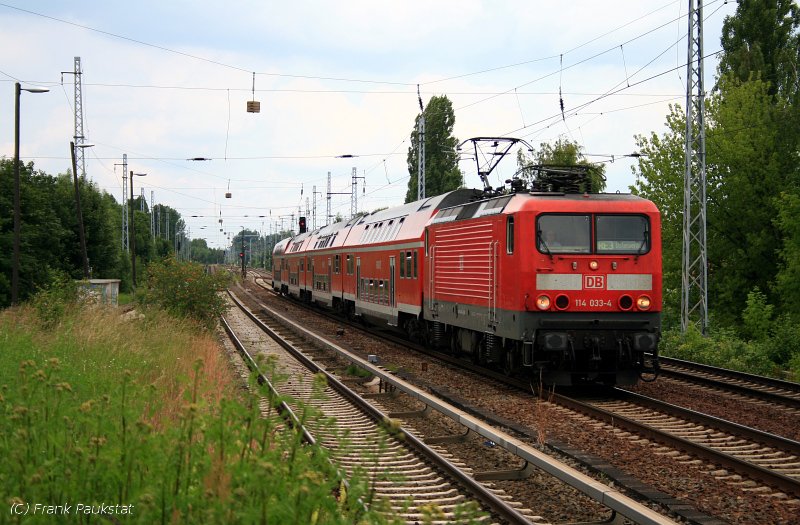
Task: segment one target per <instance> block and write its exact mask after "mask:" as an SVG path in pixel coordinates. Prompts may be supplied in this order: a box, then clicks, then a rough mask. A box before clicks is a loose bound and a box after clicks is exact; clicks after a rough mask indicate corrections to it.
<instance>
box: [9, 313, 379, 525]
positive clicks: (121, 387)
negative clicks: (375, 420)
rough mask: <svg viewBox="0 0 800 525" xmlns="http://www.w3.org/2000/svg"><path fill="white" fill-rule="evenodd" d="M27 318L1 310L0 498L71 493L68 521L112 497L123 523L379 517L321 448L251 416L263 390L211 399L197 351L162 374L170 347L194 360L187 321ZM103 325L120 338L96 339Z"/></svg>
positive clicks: (64, 500)
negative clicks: (38, 324) (184, 365)
mask: <svg viewBox="0 0 800 525" xmlns="http://www.w3.org/2000/svg"><path fill="white" fill-rule="evenodd" d="M7 312H11V311H10V310H9V311H7ZM73 313H75V314H78V313H79V312H73ZM83 313H85V312H83ZM26 322H27V321H26V319H25V316H24V312H23V314H19V313H17V317H12V316H11V315H3V314H0V339H2V340H3V341H4V347H3V352H2V353H0V457H2V460H1V461H2V468H0V493H2V494H4V501H3V503H4V504H6V505H9V506H10V505H14V504H17V503H31V504H33V503H37V502H39V503H46V504H53V505H55V504H68V505H72V511H71V513H70V518H72V517H74V516H75V515H76V514H77V510H76V508H75V506H76V505H77V504H94V505H99V504H101V503H105V504H106V505H112V506H116V505H119V507H114V509H115V510H116V512H117V513H118V514H116V515H105V516H99V518H100V519H101V521H102V518H108V519H110V520H111V521H124V522H126V523H167V522H169V523H220V524H221V523H309V524H311V523H319V524H321V523H330V524H337V523H342V524H344V523H358V522H362V521H363V522H366V523H386V522H387V521H388V520H387V519H386V518H385V517H383V515H381V514H378V512H377V510H376V509H380V505H376V509H369V510H368V509H364V507H363V505H362V504H361V501H362V500H363V498H364V495H365V494H366V493H367V492H368V490H369V482H368V480H367V478H365V477H355V478H353V479H352V480H350V485H349V487H348V489H347V490H344V485H343V480H342V477H341V474H340V472H339V471H338V470H337V469H336V468H335V467H334V465H333V464H332V463H331V462H330V461H328V458H327V455H326V453H325V452H324V451H323V450H322V449H320V448H319V447H318V446H301V444H300V435H299V433H298V432H297V431H296V430H294V429H292V428H291V427H288V426H286V425H285V424H283V422H282V420H280V419H278V418H276V417H275V413H274V412H273V413H272V414H271V415H270V417H263V416H262V414H261V409H260V403H259V397H258V396H262V395H268V394H265V393H264V392H256V393H255V394H252V395H251V394H242V395H244V398H242V399H241V400H239V399H233V398H231V397H225V396H222V397H221V399H219V400H216V401H213V402H209V400H208V399H207V398H206V397H205V396H204V392H206V391H207V390H206V389H207V388H209V387H210V386H212V384H211V383H209V379H208V378H207V377H206V376H205V375H204V374H205V372H206V369H207V367H208V366H209V363H208V362H207V361H203V360H194V365H193V366H191V368H189V376H188V377H186V378H184V379H179V380H175V381H173V379H174V378H175V374H176V372H178V371H177V370H176V365H179V364H180V361H175V358H176V357H177V358H179V359H180V358H181V357H182V358H183V359H184V360H185V361H189V362H192V361H193V358H192V355H191V352H193V351H195V349H194V343H195V341H193V340H192V338H191V336H189V332H190V331H191V329H190V328H189V327H187V326H176V325H175V323H169V324H167V323H163V324H156V325H154V324H153V321H152V320H145V321H135V320H134V321H125V320H122V319H120V318H119V317H117V318H114V317H113V315H111V316H108V317H103V318H98V319H94V320H93V319H91V318H87V317H82V316H81V315H76V316H75V318H74V319H73V322H70V323H65V324H63V325H60V327H59V328H58V329H56V330H50V329H48V330H42V331H36V330H35V329H34V330H31V329H30V326H28V329H27V330H26V329H25V327H24V326H21V325H24V324H26ZM132 324H133V326H131V325H132ZM145 324H146V325H147V326H144V325H145ZM87 325H89V326H91V330H88V331H81V329H80V327H83V326H87ZM106 327H107V328H108V330H109V331H108V334H116V333H122V334H124V336H123V337H122V338H121V339H118V340H115V341H114V343H110V342H109V341H108V339H110V338H106V337H96V334H95V332H94V331H95V330H103V329H105V328H106ZM148 328H149V329H150V330H148ZM145 330H148V331H147V334H148V336H147V337H139V338H136V337H135V336H134V334H136V333H143V332H144V331H145ZM134 340H136V341H135V342H134ZM168 341H171V342H169V343H168ZM163 344H169V346H170V348H174V346H173V345H176V344H177V345H179V346H178V348H180V350H179V352H180V353H179V355H178V356H176V355H174V354H171V353H170V354H168V358H167V359H164V358H163V356H164V354H165V352H164V348H163V347H162V345H163ZM170 359H172V364H171V365H170ZM167 367H168V368H167ZM166 377H169V378H171V380H168V381H165V379H164V378H166ZM151 378H157V379H156V381H152V379H151ZM174 382H177V383H178V384H177V387H178V389H177V390H175V389H174V388H170V387H173V386H176V385H174ZM172 405H174V406H176V407H177V408H176V410H175V411H174V412H173V413H170V412H169V411H168V410H169V408H170V406H172ZM300 410H301V411H302V407H301V408H300ZM309 422H310V423H311V421H309ZM122 506H128V507H126V508H123V507H122ZM125 509H127V514H119V513H121V512H126V510H125ZM30 518H31V517H30V516H28V517H27V518H24V519H23V521H24V522H27V520H30ZM49 518H53V516H50V517H49ZM56 520H58V518H56ZM5 521H8V522H10V523H18V522H20V519H19V517H17V516H15V515H13V514H11V515H6V519H5V520H4V522H5ZM34 521H35V519H34ZM61 521H69V520H61ZM42 522H44V520H42Z"/></svg>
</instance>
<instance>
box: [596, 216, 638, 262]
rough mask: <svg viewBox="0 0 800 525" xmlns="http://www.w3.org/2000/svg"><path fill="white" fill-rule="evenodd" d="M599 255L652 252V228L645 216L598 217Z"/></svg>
mask: <svg viewBox="0 0 800 525" xmlns="http://www.w3.org/2000/svg"><path fill="white" fill-rule="evenodd" d="M595 220H596V221H597V222H596V224H595V232H596V235H597V253H630V254H643V253H647V252H648V251H650V228H649V224H648V222H647V217H644V216H643V215H598V216H597V217H596V218H595Z"/></svg>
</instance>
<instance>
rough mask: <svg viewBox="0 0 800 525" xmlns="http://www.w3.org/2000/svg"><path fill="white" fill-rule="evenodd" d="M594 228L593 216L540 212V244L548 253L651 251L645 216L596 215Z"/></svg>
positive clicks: (537, 235)
mask: <svg viewBox="0 0 800 525" xmlns="http://www.w3.org/2000/svg"><path fill="white" fill-rule="evenodd" d="M592 230H593V228H592V216H591V215H571V214H558V215H555V214H553V215H550V214H545V215H540V216H539V219H538V221H537V222H536V247H537V248H538V249H539V251H540V252H542V253H545V254H553V253H597V254H635V255H640V254H643V253H647V252H648V251H650V225H649V222H648V220H647V217H645V216H643V215H595V216H594V232H592ZM592 233H594V238H593V236H592ZM593 239H594V242H593Z"/></svg>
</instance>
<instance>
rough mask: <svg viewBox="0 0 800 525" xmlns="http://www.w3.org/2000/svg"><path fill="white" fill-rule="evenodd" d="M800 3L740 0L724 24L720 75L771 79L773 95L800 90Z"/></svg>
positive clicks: (744, 79) (787, 95)
mask: <svg viewBox="0 0 800 525" xmlns="http://www.w3.org/2000/svg"><path fill="white" fill-rule="evenodd" d="M798 27H800V7H798V5H797V3H796V2H795V1H793V0H740V1H739V2H738V6H737V7H736V14H735V15H734V16H727V17H725V23H724V24H723V26H722V49H723V51H724V53H723V54H722V57H721V60H720V63H719V71H720V76H723V75H724V74H726V73H732V74H734V75H735V76H736V77H737V78H738V79H739V80H741V81H747V80H749V79H750V78H753V76H754V74H755V77H756V78H760V79H763V80H765V81H768V82H770V95H776V94H782V95H783V96H785V97H786V98H789V99H792V98H793V95H796V94H797V92H798V90H800V85H798V83H797V65H798V63H800V37H798Z"/></svg>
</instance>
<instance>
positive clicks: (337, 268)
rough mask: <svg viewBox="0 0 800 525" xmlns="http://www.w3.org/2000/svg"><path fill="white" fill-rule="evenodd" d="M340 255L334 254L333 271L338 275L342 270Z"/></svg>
mask: <svg viewBox="0 0 800 525" xmlns="http://www.w3.org/2000/svg"><path fill="white" fill-rule="evenodd" d="M340 257H341V255H334V256H333V273H335V274H337V275H338V274H339V271H340V270H341V259H340Z"/></svg>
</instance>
